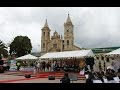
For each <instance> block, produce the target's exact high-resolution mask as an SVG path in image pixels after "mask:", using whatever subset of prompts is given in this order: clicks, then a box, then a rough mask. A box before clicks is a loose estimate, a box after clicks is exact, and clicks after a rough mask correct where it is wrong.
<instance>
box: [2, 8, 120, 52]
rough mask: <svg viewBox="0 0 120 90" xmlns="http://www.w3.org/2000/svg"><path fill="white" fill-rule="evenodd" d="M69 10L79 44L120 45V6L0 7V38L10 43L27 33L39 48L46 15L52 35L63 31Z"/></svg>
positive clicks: (86, 45)
mask: <svg viewBox="0 0 120 90" xmlns="http://www.w3.org/2000/svg"><path fill="white" fill-rule="evenodd" d="M68 12H69V14H70V17H71V20H72V22H73V24H74V37H75V38H74V39H75V42H74V43H75V44H76V45H77V46H79V47H85V48H95V47H109V46H120V40H119V35H120V30H119V29H120V8H119V7H0V40H2V41H3V42H4V43H6V44H7V43H10V42H12V40H13V39H14V37H16V36H18V35H23V36H25V35H26V36H28V37H29V38H30V39H31V42H32V46H33V49H32V51H33V52H34V51H36V52H40V50H41V49H40V46H41V28H42V27H43V25H44V23H45V19H47V20H48V25H49V27H50V29H51V35H53V32H54V31H55V30H56V31H57V32H58V33H59V34H60V35H63V34H64V22H66V19H67V14H68Z"/></svg>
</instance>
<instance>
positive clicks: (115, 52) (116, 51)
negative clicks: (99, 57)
mask: <svg viewBox="0 0 120 90" xmlns="http://www.w3.org/2000/svg"><path fill="white" fill-rule="evenodd" d="M112 54H120V48H119V49H116V50H114V51H112V52H109V53H107V55H112Z"/></svg>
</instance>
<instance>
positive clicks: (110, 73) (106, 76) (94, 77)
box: [86, 67, 120, 83]
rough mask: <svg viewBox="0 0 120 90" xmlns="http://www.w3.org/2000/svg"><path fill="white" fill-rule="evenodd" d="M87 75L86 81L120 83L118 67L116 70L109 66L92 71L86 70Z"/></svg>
mask: <svg viewBox="0 0 120 90" xmlns="http://www.w3.org/2000/svg"><path fill="white" fill-rule="evenodd" d="M86 75H88V77H87V78H86V83H120V68H119V69H118V72H115V70H114V69H113V68H111V67H109V68H107V70H106V71H105V72H104V71H99V72H97V71H92V72H86Z"/></svg>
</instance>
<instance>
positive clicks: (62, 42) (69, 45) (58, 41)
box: [41, 14, 80, 55]
mask: <svg viewBox="0 0 120 90" xmlns="http://www.w3.org/2000/svg"><path fill="white" fill-rule="evenodd" d="M41 31H42V35H41V55H43V54H45V53H47V52H62V51H73V50H80V48H79V47H77V46H75V45H74V25H73V24H72V21H71V19H70V16H69V14H68V17H67V20H66V22H65V23H64V38H63V37H62V35H59V34H58V32H56V31H55V32H54V33H53V36H50V31H51V29H50V28H49V26H48V23H47V20H46V22H45V25H44V27H43V28H42V29H41Z"/></svg>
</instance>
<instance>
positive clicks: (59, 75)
mask: <svg viewBox="0 0 120 90" xmlns="http://www.w3.org/2000/svg"><path fill="white" fill-rule="evenodd" d="M22 74H23V76H24V75H25V74H31V75H32V74H33V73H32V72H22ZM11 75H12V74H11ZM49 75H55V78H56V79H61V78H62V77H63V76H64V73H63V72H41V73H38V74H36V75H35V77H32V78H23V79H14V80H2V81H0V83H9V82H15V81H23V80H32V79H39V78H48V76H49ZM78 79H79V80H85V76H84V75H79V73H78Z"/></svg>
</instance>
